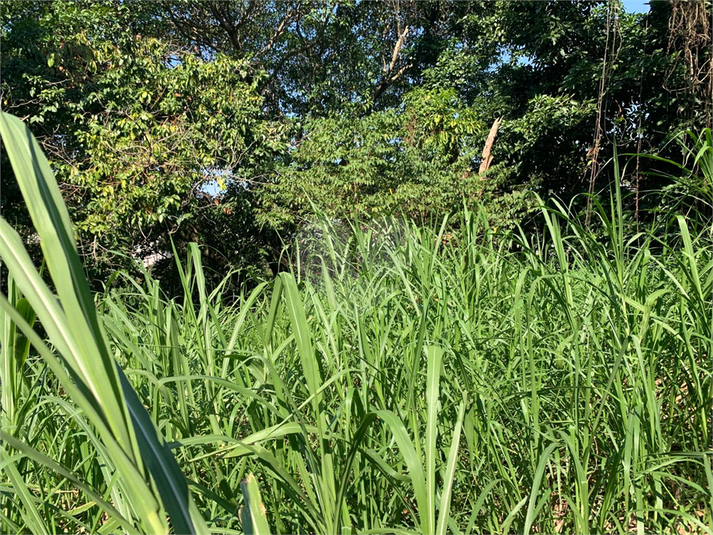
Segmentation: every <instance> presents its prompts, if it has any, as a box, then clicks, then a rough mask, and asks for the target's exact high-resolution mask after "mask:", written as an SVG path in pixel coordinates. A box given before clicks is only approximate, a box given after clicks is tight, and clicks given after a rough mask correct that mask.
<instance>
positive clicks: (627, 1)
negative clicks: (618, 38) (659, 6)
mask: <svg viewBox="0 0 713 535" xmlns="http://www.w3.org/2000/svg"><path fill="white" fill-rule="evenodd" d="M624 9H626V11H627V13H646V12H648V11H649V0H624Z"/></svg>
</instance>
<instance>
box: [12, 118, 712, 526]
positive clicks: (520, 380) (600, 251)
mask: <svg viewBox="0 0 713 535" xmlns="http://www.w3.org/2000/svg"><path fill="white" fill-rule="evenodd" d="M2 121H3V122H2V125H3V140H4V142H5V144H6V147H7V148H8V151H9V152H10V155H11V158H13V163H14V164H15V165H16V167H15V170H16V175H17V176H18V177H19V178H20V181H21V182H20V184H21V188H22V189H23V193H24V195H25V199H26V201H27V204H28V207H29V210H30V213H31V215H32V217H33V220H34V222H35V224H36V225H37V230H38V232H39V233H40V236H41V239H42V247H43V251H44V255H45V259H46V261H47V266H48V268H49V272H50V275H51V277H52V280H53V282H54V285H55V287H56V288H57V291H58V297H59V301H57V300H55V298H54V296H53V295H52V293H51V292H50V291H49V289H48V288H47V287H46V285H45V283H43V282H42V280H41V278H40V275H39V274H38V273H37V272H36V271H35V268H34V267H33V266H32V264H31V262H30V259H29V257H28V256H27V253H26V252H25V250H24V247H23V246H22V244H21V242H20V240H19V237H18V235H17V234H16V233H15V232H14V231H13V230H12V229H11V228H10V227H9V225H8V224H7V223H6V222H5V221H4V220H3V221H2V225H0V238H2V241H0V254H1V255H2V259H3V261H4V263H5V264H6V266H7V268H8V270H9V272H10V275H11V279H10V293H9V298H4V297H3V299H2V301H0V306H2V325H3V330H2V333H3V334H2V363H3V366H2V377H1V379H2V385H3V400H2V403H3V413H2V417H3V430H2V439H3V446H2V450H0V453H1V454H2V465H1V466H2V470H3V473H4V478H3V481H2V487H1V488H2V494H0V500H1V502H0V503H1V504H2V509H1V510H0V521H1V522H2V526H3V531H8V532H26V531H30V532H34V533H55V532H84V531H87V532H98V533H110V532H111V533H113V532H117V531H122V530H124V531H128V532H134V531H144V530H146V531H150V532H153V533H156V532H164V531H165V530H166V529H167V524H166V514H168V515H169V516H170V519H171V523H172V524H173V528H174V529H175V530H176V531H177V532H193V531H194V530H195V531H196V532H207V531H212V532H217V533H234V532H236V533H237V532H239V531H240V530H241V527H240V523H239V516H238V515H237V514H236V513H237V511H238V509H239V508H240V507H241V505H242V503H243V502H242V499H241V497H240V491H239V490H238V489H240V482H241V480H243V479H244V478H245V477H246V476H248V474H249V473H250V472H253V473H255V474H257V480H256V479H253V478H252V476H249V477H248V478H247V481H248V483H247V485H246V486H245V490H246V492H249V491H250V489H252V491H253V493H254V492H255V491H256V490H257V485H256V481H257V482H259V486H260V487H261V489H262V497H263V500H264V505H265V508H266V510H267V516H266V518H265V517H263V516H261V515H260V510H261V509H260V507H259V506H257V505H255V504H256V503H259V501H257V502H256V501H255V500H253V501H252V502H249V503H248V506H249V510H250V511H251V512H252V513H253V514H254V515H256V516H250V515H247V514H243V515H242V518H243V520H244V521H246V523H245V524H244V526H245V528H246V532H256V533H265V532H276V533H297V532H310V533H347V532H362V533H379V532H398V533H446V532H448V533H511V532H523V533H530V532H533V531H534V532H540V533H542V532H544V533H574V532H576V533H592V532H594V533H603V532H619V533H623V532H630V531H636V532H638V533H643V532H659V533H680V532H681V530H685V531H686V532H700V533H710V532H711V529H710V525H711V522H712V520H713V516H712V515H713V493H712V492H711V488H712V487H713V469H712V462H713V459H712V456H711V449H710V448H711V425H712V422H711V406H712V404H713V374H712V373H711V355H712V354H713V353H711V350H712V349H713V347H712V346H713V342H712V340H713V333H712V331H711V322H712V321H713V317H712V316H713V308H712V307H711V299H712V298H713V244H712V243H711V239H710V230H709V227H706V228H705V229H704V230H703V231H702V232H700V233H696V234H691V232H690V229H689V224H688V223H687V221H686V219H685V218H683V217H681V216H678V217H676V218H675V219H674V220H673V221H672V227H671V228H670V229H669V233H668V235H667V236H668V237H667V239H666V241H660V240H658V239H657V238H656V237H655V236H654V235H651V234H639V235H636V236H629V235H627V234H626V233H625V230H624V227H625V220H624V212H623V209H622V198H621V195H620V188H619V187H618V186H617V187H615V190H614V191H615V195H614V196H613V197H612V198H611V200H610V203H609V206H606V207H605V206H597V208H596V211H595V214H596V217H597V218H598V219H599V220H600V223H601V226H602V228H603V229H605V233H604V235H603V236H599V237H597V236H596V235H594V234H592V233H590V232H589V231H587V230H586V229H585V228H584V227H583V225H582V224H581V223H580V222H578V221H577V220H576V219H573V218H572V217H571V215H570V214H569V212H568V210H566V209H565V208H564V207H563V206H561V205H559V204H558V205H556V206H554V207H553V208H549V209H548V208H545V207H544V206H543V207H541V208H540V210H541V212H542V217H543V218H544V220H545V222H546V225H545V229H544V231H543V232H542V233H538V234H529V235H528V234H524V233H511V232H503V231H500V230H499V229H497V228H493V227H491V226H489V224H488V219H487V216H486V214H485V213H484V212H471V211H468V210H466V211H465V212H464V213H463V214H462V215H461V216H460V217H461V220H460V222H459V223H460V224H459V225H458V226H457V228H458V230H457V231H455V232H446V231H445V229H446V220H445V219H444V221H443V224H442V225H441V226H440V227H439V228H433V229H432V228H429V227H422V226H416V225H414V224H412V223H408V222H406V221H400V220H396V219H387V220H384V221H383V222H381V223H376V222H372V223H370V224H369V225H358V226H355V227H353V228H351V229H348V231H347V232H344V231H343V230H337V229H335V228H334V227H333V226H330V225H329V224H324V225H323V226H322V228H321V232H315V233H313V234H312V238H311V239H309V240H308V239H306V238H305V239H303V240H302V243H299V244H297V245H298V246H299V247H300V248H301V254H300V255H299V258H300V261H299V262H298V263H297V269H296V270H295V271H294V272H293V273H282V274H280V275H279V276H278V277H277V278H276V279H275V281H274V282H264V283H262V284H260V285H259V286H257V287H256V288H255V289H253V290H252V291H250V292H249V293H248V292H245V293H243V294H242V295H241V296H240V297H239V298H238V299H237V301H233V300H232V299H231V300H230V301H228V299H227V297H228V296H227V295H226V294H225V293H224V289H223V287H222V286H220V285H219V286H218V287H216V288H209V287H207V286H206V283H205V277H204V273H203V269H202V263H201V255H200V251H199V249H198V248H197V247H195V246H191V247H189V253H188V257H187V259H186V261H185V262H184V263H183V264H179V268H180V279H181V282H182V285H183V294H182V295H181V296H174V297H171V296H167V295H165V294H164V293H163V292H162V290H161V288H160V285H159V283H158V282H157V281H156V280H154V279H153V278H152V277H151V275H150V274H149V273H145V274H144V277H145V278H144V280H143V281H141V282H137V281H135V280H133V278H131V277H130V276H128V275H124V277H126V282H127V283H128V288H127V287H123V286H118V287H116V288H114V287H109V288H107V289H106V291H105V292H104V293H103V294H99V295H96V297H95V303H96V310H97V312H96V313H95V309H94V305H93V303H92V302H91V300H90V298H89V294H88V291H87V287H86V284H85V282H84V280H83V278H82V275H81V272H80V271H78V269H80V268H79V264H78V262H77V258H78V257H77V252H76V248H75V247H74V245H73V241H72V238H71V229H70V227H69V221H68V219H67V218H66V211H65V209H64V207H63V204H62V203H61V201H60V200H59V191H58V189H57V187H56V185H55V184H54V181H53V179H52V176H51V174H50V172H49V168H48V166H47V164H46V162H43V159H42V157H41V156H38V154H39V153H37V152H36V153H35V158H38V157H39V158H40V159H39V160H37V159H36V160H34V162H35V163H34V166H33V165H32V162H33V160H32V154H31V152H30V150H29V149H30V147H31V145H29V144H28V137H27V136H28V134H27V132H26V131H24V132H23V127H22V125H21V123H19V121H17V120H16V119H14V118H9V119H5V118H3V119H2ZM700 139H701V140H703V143H702V144H701V145H700V149H701V150H700V151H699V152H698V153H697V154H698V156H699V159H698V162H697V163H699V164H702V165H701V168H706V169H708V170H710V169H711V167H710V163H711V158H713V145H711V144H710V135H709V134H708V135H704V136H702V137H701V138H700ZM35 146H36V145H35ZM704 166H706V167H704ZM616 174H617V176H618V172H617V173H616ZM706 180H710V176H709V175H707V176H706ZM708 183H709V182H708ZM38 186H39V187H38ZM339 236H347V239H346V240H340V239H339V238H338V237H339ZM305 251H307V252H305ZM309 251H312V254H310V253H309ZM226 281H227V279H226ZM60 304H61V306H60ZM35 314H36V315H37V318H38V321H39V322H40V325H41V326H42V328H43V329H44V330H45V331H46V333H47V337H48V342H49V345H47V344H46V342H44V341H43V340H42V339H41V338H40V337H39V336H38V335H37V334H36V333H35V331H33V330H32V324H33V323H34V322H35ZM95 314H96V315H95ZM69 318H72V319H71V321H70V319H69ZM90 341H91V342H90ZM87 344H89V345H87ZM93 344H96V346H94V345H93ZM30 345H32V347H33V348H34V349H32V350H30ZM114 362H116V365H117V366H116V367H115V366H114ZM124 378H125V379H124ZM112 385H113V386H112ZM132 387H133V388H132ZM144 407H146V412H144ZM164 441H165V443H164ZM163 444H165V445H163ZM174 456H175V459H176V461H178V464H177V465H175V464H173V463H175V461H174V460H173V458H174ZM171 466H175V468H170V467H171ZM178 466H180V467H181V470H182V472H183V474H181V473H180V472H178V471H177V469H178ZM148 474H150V477H149V476H148ZM184 476H185V479H184ZM181 488H183V490H180V489H181ZM188 491H190V494H189V493H188ZM258 500H259V499H258ZM194 501H195V505H193V502H194ZM159 504H163V505H162V506H160V505H159ZM246 519H247V520H246ZM204 522H205V525H204V526H203V527H201V525H202V524H203V523H204Z"/></svg>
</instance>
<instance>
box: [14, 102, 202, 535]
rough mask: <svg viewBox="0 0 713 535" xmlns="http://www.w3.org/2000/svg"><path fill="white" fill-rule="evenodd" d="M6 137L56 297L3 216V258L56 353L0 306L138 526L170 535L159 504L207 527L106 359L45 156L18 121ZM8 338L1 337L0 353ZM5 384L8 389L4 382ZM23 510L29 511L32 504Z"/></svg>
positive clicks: (184, 521) (175, 518) (179, 518)
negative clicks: (92, 436)
mask: <svg viewBox="0 0 713 535" xmlns="http://www.w3.org/2000/svg"><path fill="white" fill-rule="evenodd" d="M0 133H1V134H2V140H3V143H4V145H5V148H6V150H7V153H8V156H9V159H10V161H11V163H12V165H13V169H14V171H15V176H16V178H17V180H18V183H19V186H20V189H21V190H22V193H23V196H24V198H25V200H26V203H27V207H28V210H29V212H30V215H31V217H32V220H33V223H34V224H35V228H36V230H37V233H38V235H39V238H40V242H41V245H42V250H43V253H44V259H45V261H46V262H47V266H48V270H49V273H50V276H51V278H52V282H53V284H54V287H55V288H56V289H57V293H58V296H57V297H55V296H54V295H52V293H51V292H50V289H49V288H48V286H47V285H46V284H45V282H44V281H43V280H42V278H41V277H40V275H39V274H38V273H37V271H36V270H35V268H34V266H33V264H32V261H31V260H30V258H29V256H28V254H27V252H26V250H25V248H24V246H23V244H22V242H21V241H20V238H19V236H18V235H17V233H16V232H15V231H14V230H13V229H12V228H11V227H10V226H9V225H8V224H7V222H6V221H5V220H4V219H0V258H2V261H3V262H4V264H5V266H6V267H7V269H8V271H9V273H10V274H11V275H12V277H13V278H14V280H15V281H16V282H17V286H18V288H19V290H20V291H21V292H22V293H23V294H24V295H25V297H26V299H27V302H28V303H29V305H30V306H31V307H32V309H33V310H34V311H35V312H36V313H37V317H38V318H39V320H40V322H41V323H42V326H43V327H44V329H45V330H46V331H47V334H48V337H49V340H50V342H51V343H52V345H53V346H54V347H55V348H56V349H57V352H58V354H54V353H52V352H51V351H50V350H49V349H48V348H47V347H46V346H45V345H44V342H41V341H39V340H38V339H37V337H36V336H35V335H34V333H33V331H32V328H31V326H30V325H29V324H28V323H27V322H26V321H25V319H24V318H23V317H22V316H21V315H20V314H19V313H17V312H16V311H15V310H14V308H13V306H12V304H11V303H10V302H8V301H7V300H5V299H3V300H2V302H1V303H0V304H1V306H2V308H3V310H4V312H5V314H7V315H9V317H10V318H11V320H12V322H14V323H15V325H17V327H18V328H19V329H20V330H22V331H23V333H24V334H25V336H26V337H27V338H28V339H30V341H32V342H33V345H35V348H36V349H37V351H38V352H39V353H40V354H41V356H42V357H43V358H44V359H45V362H46V363H47V365H48V366H50V367H51V368H52V369H54V371H55V372H56V374H57V379H58V380H59V381H60V383H61V384H62V386H63V387H64V389H65V390H66V391H67V392H70V393H71V395H72V397H73V398H74V401H75V403H77V405H78V406H79V407H80V408H82V409H83V410H84V412H85V414H86V417H87V418H88V419H89V421H90V422H91V423H92V424H93V425H94V426H95V427H96V428H97V430H98V433H99V435H100V437H101V440H102V441H103V443H104V445H105V446H106V448H107V451H108V452H109V453H110V455H111V459H112V462H113V463H114V468H115V470H116V472H117V475H118V484H119V486H120V488H121V493H122V495H123V496H124V499H126V500H127V504H129V505H130V507H131V509H132V510H133V511H134V513H135V515H136V520H137V521H138V522H139V525H140V526H141V529H144V530H146V531H152V532H155V533H160V532H165V531H166V529H167V524H166V519H165V517H164V518H162V515H161V514H160V511H159V505H158V504H159V499H160V501H161V502H163V504H164V506H165V507H166V510H167V511H168V512H169V514H170V515H171V522H172V524H173V526H174V528H175V529H176V530H177V531H179V532H181V533H196V532H199V531H202V528H201V525H202V519H201V518H200V516H199V515H196V514H195V511H194V510H193V509H194V507H193V506H192V505H191V503H192V500H191V498H190V495H189V494H188V491H187V487H186V482H185V479H184V478H183V475H182V474H181V472H180V469H179V468H178V466H177V464H176V461H175V459H174V458H173V456H172V455H171V454H170V451H168V449H166V448H165V446H163V445H162V441H161V439H160V438H159V437H158V435H157V434H156V431H155V429H154V427H153V424H152V423H151V421H150V419H149V417H148V415H147V414H146V411H145V409H144V407H143V405H142V404H141V402H140V401H139V399H138V397H136V393H135V392H134V391H133V389H132V388H131V386H130V385H129V384H128V382H126V380H125V379H124V378H123V373H122V372H121V371H120V370H119V369H118V368H117V365H116V363H115V361H114V358H113V357H112V355H111V354H110V353H109V350H108V345H107V341H106V337H105V334H104V331H103V327H102V325H101V321H100V320H99V317H98V315H97V312H96V309H95V307H94V301H93V299H92V296H91V295H90V293H89V287H88V285H87V282H86V280H85V278H84V273H83V270H82V266H81V264H80V262H79V256H78V254H77V249H76V245H75V242H74V236H73V232H72V227H71V224H70V221H69V215H68V213H67V210H66V208H65V206H64V203H63V202H62V198H61V196H60V193H59V189H58V187H57V184H56V182H55V180H54V177H53V175H52V172H51V171H50V168H49V165H48V163H47V160H46V159H45V157H44V155H43V154H42V151H41V150H40V148H39V146H38V145H37V142H36V141H35V139H34V137H33V136H32V134H31V133H30V131H29V130H28V129H27V128H26V127H25V126H24V125H23V124H22V122H20V120H19V119H17V118H15V117H12V116H9V115H7V114H2V116H0ZM6 332H7V331H6ZM9 341H10V339H9V338H6V339H5V340H3V347H4V346H5V344H6V342H9ZM64 366H66V371H65V368H64ZM7 379H9V378H7ZM2 380H3V383H5V381H6V377H5V376H4V377H2ZM75 384H76V386H75ZM144 462H146V466H147V468H148V472H146V471H145V468H144ZM149 475H150V476H149ZM151 479H153V482H154V483H152V480H151ZM15 484H16V485H17V482H16V483H15ZM154 484H155V487H154ZM25 505H26V506H27V507H31V506H30V505H29V502H27V501H25ZM35 516H36V515H35ZM42 531H44V530H42Z"/></svg>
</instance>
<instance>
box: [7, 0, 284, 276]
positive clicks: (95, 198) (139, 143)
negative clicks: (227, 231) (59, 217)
mask: <svg viewBox="0 0 713 535" xmlns="http://www.w3.org/2000/svg"><path fill="white" fill-rule="evenodd" d="M9 11H10V12H9V13H8V12H7V11H5V12H4V16H5V17H7V18H6V20H4V21H3V31H4V36H5V38H4V51H3V52H4V53H3V73H4V77H3V80H2V88H3V95H2V98H3V101H4V104H5V109H6V110H7V111H10V112H12V113H15V114H17V115H20V116H22V117H25V118H26V119H27V120H28V121H29V122H30V123H31V124H32V125H33V127H34V129H35V131H36V132H37V134H38V138H39V139H40V140H41V142H42V144H43V146H44V148H45V149H46V151H47V153H48V154H49V155H50V157H51V158H52V163H53V165H54V168H55V172H56V174H57V176H58V179H59V181H60V183H61V185H62V189H63V192H64V195H65V197H66V199H67V201H68V202H69V204H70V207H71V210H72V212H73V213H72V215H73V220H74V221H75V223H76V226H77V230H78V232H79V236H80V243H81V247H82V251H83V253H84V254H85V256H86V257H87V259H88V260H90V263H91V265H93V266H95V267H96V268H98V269H99V271H100V273H101V272H103V271H104V270H106V269H114V268H115V267H116V265H117V262H119V257H117V256H116V252H122V253H124V254H129V255H134V256H139V257H141V256H144V255H147V254H149V253H151V252H152V251H155V250H162V251H166V250H169V251H170V244H168V243H167V240H168V239H169V238H170V236H171V235H175V234H177V233H188V234H189V235H193V238H195V239H200V238H201V236H199V235H195V234H196V232H197V230H198V228H200V227H201V225H198V226H196V224H195V223H196V221H198V220H204V219H205V218H206V217H208V218H210V217H212V216H210V215H209V214H210V213H215V215H220V214H222V213H223V212H222V210H223V209H224V207H216V206H215V204H214V202H213V199H212V198H211V195H209V193H208V192H217V191H218V190H220V189H225V184H226V182H228V181H234V182H237V183H246V182H248V181H250V180H252V179H253V177H254V176H256V175H261V174H264V173H265V172H266V169H268V168H269V167H270V166H271V165H272V161H273V157H272V155H273V153H274V152H276V151H280V150H282V148H283V147H284V143H285V142H284V140H283V139H282V137H283V130H284V128H283V126H282V125H280V124H277V123H275V122H271V121H268V120H267V119H266V118H265V116H264V112H263V98H262V97H261V96H260V95H259V92H258V87H259V83H260V80H261V79H262V74H261V73H259V72H255V71H253V70H252V69H251V68H250V66H249V65H248V64H247V62H246V61H239V60H235V59H231V58H228V57H227V56H225V55H216V56H215V57H214V58H212V60H210V61H206V60H203V59H201V58H198V57H196V56H195V55H194V54H191V53H190V52H187V51H185V50H181V49H179V48H175V47H172V46H171V45H170V44H168V43H166V42H162V41H159V40H157V39H155V38H150V37H149V38H147V37H145V36H141V35H140V34H131V35H127V32H126V26H124V21H125V20H126V19H130V18H131V16H132V14H131V6H128V5H125V4H116V5H113V6H107V5H105V4H102V3H85V2H82V3H72V4H65V3H49V4H43V5H42V6H40V8H38V7H37V6H36V5H35V3H27V4H21V5H17V6H13V8H12V9H11V10H9ZM38 22H39V24H38ZM28 33H29V34H30V35H28ZM28 43H29V46H28ZM3 182H6V178H5V176H4V177H3ZM4 193H5V192H4ZM8 193H12V192H11V191H8ZM8 201H9V199H8ZM3 204H4V205H5V204H6V201H5V200H3ZM199 214H200V216H199ZM202 227H203V229H205V230H207V228H206V225H205V224H204V225H202ZM251 260H255V259H254V258H252V259H251Z"/></svg>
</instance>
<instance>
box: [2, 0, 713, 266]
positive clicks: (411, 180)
mask: <svg viewBox="0 0 713 535" xmlns="http://www.w3.org/2000/svg"><path fill="white" fill-rule="evenodd" d="M710 12H711V4H710V2H704V1H693V2H683V1H680V0H667V1H662V2H652V5H651V9H650V11H649V12H648V13H646V14H631V13H627V12H625V10H624V9H623V6H622V4H621V2H620V1H618V0H605V1H593V2H589V1H587V2H582V1H572V2H555V1H548V2H526V1H515V0H512V1H496V2H446V1H433V2H419V1H415V0H387V1H384V2H364V1H357V0H350V1H333V0H330V1H326V2H310V1H303V0H286V1H279V2H262V1H255V0H243V1H236V2H223V1H212V0H210V1H207V0H206V1H190V0H172V1H165V2H141V1H126V0H125V1H122V0H113V1H110V2H105V1H101V2H100V1H90V0H76V1H72V2H65V1H61V2H60V1H49V2H33V1H28V2H5V1H4V2H2V15H1V17H2V18H1V20H2V41H3V47H2V65H1V66H2V80H1V90H2V96H1V99H2V105H3V109H4V110H5V111H8V112H11V113H14V114H16V115H18V116H20V117H21V118H23V119H25V120H26V121H28V122H29V123H30V125H31V127H32V129H33V131H34V132H35V133H36V135H37V136H38V138H39V139H40V141H41V143H42V145H43V149H44V150H45V151H46V152H47V154H48V155H49V157H50V159H51V162H52V164H53V166H54V169H55V172H56V174H57V176H58V178H59V180H60V183H61V184H62V191H63V193H64V195H65V198H66V200H67V202H68V203H69V206H70V208H71V210H72V212H73V214H72V215H73V219H74V221H76V225H77V231H78V233H79V237H80V243H81V246H82V250H83V253H84V254H85V257H86V259H87V261H88V262H89V264H90V265H92V266H94V267H95V268H96V269H97V270H99V272H103V270H104V271H105V270H107V269H109V270H111V269H114V267H115V266H116V265H117V264H118V263H120V262H121V260H120V258H121V254H124V255H128V256H134V257H141V256H142V255H144V256H145V255H146V254H148V253H149V252H151V251H164V252H165V251H170V250H171V244H170V241H171V239H173V240H174V242H175V243H176V242H181V243H185V242H187V241H190V240H192V239H195V240H198V241H200V242H202V243H204V244H213V245H212V246H213V247H214V249H215V251H218V250H219V249H220V252H219V253H217V252H215V251H214V252H215V254H214V257H215V258H214V260H215V262H216V267H218V266H220V269H226V268H229V267H246V266H248V265H250V266H255V265H258V266H264V265H265V262H266V261H267V260H269V256H270V253H269V251H270V250H274V249H275V248H276V247H278V244H279V240H278V239H277V238H276V235H275V234H274V232H275V231H278V232H280V233H282V234H283V235H288V234H289V232H290V231H291V230H294V229H295V228H297V227H298V226H299V225H300V224H301V223H302V222H303V221H305V220H307V219H309V218H310V217H312V216H313V215H314V213H315V211H316V212H318V213H322V214H327V215H329V216H330V217H333V218H353V217H373V216H378V215H383V214H394V213H396V214H399V215H403V216H406V217H410V218H415V219H418V220H427V219H429V218H433V217H441V216H442V215H443V214H444V213H446V212H453V211H457V210H459V209H460V208H462V207H463V206H464V205H466V206H467V205H469V204H484V205H486V206H487V207H488V209H489V212H490V213H491V216H492V217H493V218H494V219H497V220H498V221H499V224H503V225H515V224H518V223H521V222H522V221H523V217H524V216H525V215H526V214H527V213H528V210H529V206H530V204H529V203H531V202H532V197H531V193H533V192H535V193H538V194H540V195H541V196H542V197H545V198H547V197H551V196H555V197H557V198H560V199H563V200H564V201H566V202H569V201H570V200H571V199H579V203H580V205H581V208H582V209H585V206H584V198H583V197H581V195H580V194H582V193H587V192H589V193H591V194H593V195H598V194H602V193H604V194H606V191H607V188H608V185H609V184H610V182H611V176H610V175H609V174H608V170H607V168H606V167H605V166H604V163H605V162H606V161H607V159H608V158H610V157H611V155H612V154H613V150H614V147H615V146H616V147H617V149H618V151H619V153H637V152H649V153H654V154H657V155H659V156H662V157H667V158H673V159H674V160H676V159H679V160H680V158H681V155H680V154H679V153H677V152H676V151H677V150H678V148H677V146H676V145H675V144H673V143H671V142H670V141H671V137H672V135H673V134H675V133H677V132H680V131H682V130H685V129H692V130H694V131H695V130H697V129H700V128H701V127H705V126H709V125H710V123H711V115H712V113H713V104H712V101H713V74H712V71H711V69H712V67H711V65H712V64H713V63H712V61H711V59H712V58H711V37H710V34H711V32H710V25H709V20H710ZM498 127H499V128H498ZM486 145H488V146H487V147H486ZM484 149H485V150H486V151H487V153H488V154H489V156H488V155H487V154H486V159H487V164H486V165H484V162H483V159H484ZM656 165H657V164H655V163H654V160H647V159H637V161H636V164H635V166H636V169H635V170H634V171H632V173H631V174H630V175H629V176H630V178H629V181H628V182H627V183H626V184H622V185H623V186H624V188H625V189H626V190H627V191H629V192H630V193H631V199H632V201H631V203H632V206H635V208H634V209H635V216H636V217H637V218H642V219H645V212H646V207H647V206H655V205H656V204H657V203H658V202H660V198H659V197H657V196H656V195H644V193H645V192H647V191H649V190H651V189H654V188H657V189H658V190H660V189H661V188H664V187H666V186H667V185H668V184H667V182H666V179H665V178H662V176H663V175H661V174H653V173H650V172H649V171H652V170H653V169H654V168H656ZM486 168H487V172H483V171H484V169H486ZM3 169H4V170H6V169H7V170H8V172H5V173H3V188H2V207H3V214H4V216H5V217H9V218H10V219H13V218H14V221H13V224H15V225H16V226H18V227H19V228H25V229H27V228H28V227H26V226H25V227H23V221H24V219H23V218H24V212H23V209H22V206H21V203H20V201H19V196H18V194H17V190H16V189H15V188H14V186H13V184H12V177H11V174H10V172H9V168H8V167H7V166H5V165H4V166H3ZM27 233H28V236H29V234H30V232H29V230H27ZM30 241H31V240H30ZM225 244H230V245H229V246H228V247H224V246H223V245H225ZM219 257H220V258H219Z"/></svg>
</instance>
